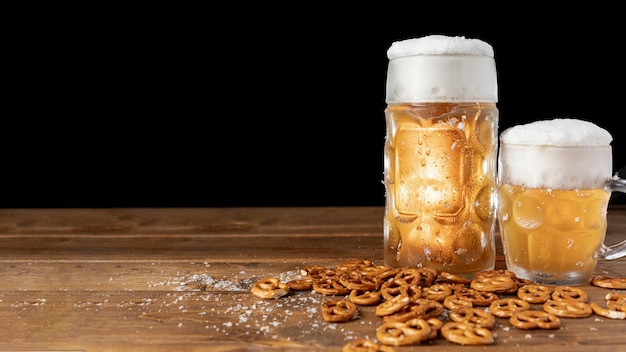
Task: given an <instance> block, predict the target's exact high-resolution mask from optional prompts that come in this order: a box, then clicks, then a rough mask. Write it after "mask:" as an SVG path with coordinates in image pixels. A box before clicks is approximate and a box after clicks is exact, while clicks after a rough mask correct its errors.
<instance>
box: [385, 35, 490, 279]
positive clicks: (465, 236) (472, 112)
mask: <svg viewBox="0 0 626 352" xmlns="http://www.w3.org/2000/svg"><path fill="white" fill-rule="evenodd" d="M387 56H388V58H389V66H388V72H387V87H386V102H387V108H386V109H385V118H386V122H387V134H386V138H385V146H384V184H385V191H386V194H385V197H386V203H385V216H384V259H385V264H386V265H388V266H392V267H402V266H411V267H431V268H435V269H437V270H439V271H446V272H450V273H454V274H460V275H466V276H471V275H472V274H473V273H475V272H478V271H482V270H490V269H493V268H494V266H495V257H496V255H495V224H496V215H495V210H496V209H495V204H496V202H495V201H496V156H497V147H498V131H497V129H498V108H497V107H496V102H497V101H498V86H497V79H496V78H497V77H496V76H497V75H496V65H495V61H494V52H493V48H492V47H491V45H489V44H487V43H485V42H483V41H481V40H478V39H468V38H465V37H448V36H440V35H432V36H426V37H421V38H415V39H407V40H403V41H399V42H394V43H393V44H392V45H391V47H390V48H389V50H388V51H387Z"/></svg>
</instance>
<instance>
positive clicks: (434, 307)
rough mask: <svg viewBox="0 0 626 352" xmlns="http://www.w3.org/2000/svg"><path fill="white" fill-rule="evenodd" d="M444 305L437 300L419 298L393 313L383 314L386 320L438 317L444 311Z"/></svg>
mask: <svg viewBox="0 0 626 352" xmlns="http://www.w3.org/2000/svg"><path fill="white" fill-rule="evenodd" d="M443 309H444V307H443V305H442V304H441V303H439V302H437V301H433V300H430V299H426V298H419V299H416V300H413V301H411V303H410V304H409V305H407V306H405V307H403V308H402V309H400V310H398V311H396V312H394V313H393V314H389V315H385V316H383V320H385V321H408V320H411V319H415V318H419V319H425V320H427V319H430V318H438V317H439V316H440V315H441V313H443Z"/></svg>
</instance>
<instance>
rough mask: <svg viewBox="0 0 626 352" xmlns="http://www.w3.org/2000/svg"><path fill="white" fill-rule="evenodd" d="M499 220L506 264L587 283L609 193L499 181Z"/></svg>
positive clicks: (531, 275) (561, 281)
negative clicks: (527, 185) (520, 185)
mask: <svg viewBox="0 0 626 352" xmlns="http://www.w3.org/2000/svg"><path fill="white" fill-rule="evenodd" d="M499 192H500V194H499V197H500V199H499V203H498V221H499V225H500V232H501V233H502V244H503V248H504V252H505V254H506V263H507V268H508V269H510V270H512V271H514V272H515V273H516V274H517V275H518V276H519V277H522V278H526V279H530V280H534V281H537V282H541V283H546V284H548V283H550V284H556V285H577V284H582V283H585V282H587V281H588V278H590V277H591V276H592V274H593V271H594V270H595V267H596V263H597V255H596V251H597V250H598V249H599V248H600V246H601V244H602V242H603V241H604V237H605V234H606V228H607V220H606V212H607V207H608V203H609V197H610V193H609V192H607V191H605V190H604V189H577V190H550V189H535V188H524V187H519V186H512V185H508V184H503V185H500V189H499Z"/></svg>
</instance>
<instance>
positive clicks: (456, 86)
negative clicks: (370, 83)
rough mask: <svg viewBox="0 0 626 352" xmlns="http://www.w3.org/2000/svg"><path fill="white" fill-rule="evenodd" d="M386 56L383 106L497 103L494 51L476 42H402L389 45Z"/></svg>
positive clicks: (430, 38)
mask: <svg viewBox="0 0 626 352" xmlns="http://www.w3.org/2000/svg"><path fill="white" fill-rule="evenodd" d="M387 57H388V58H389V67H388V70H387V90H386V92H387V96H386V102H387V103H408V102H492V103H496V102H497V101H498V84H497V76H496V65H495V61H494V50H493V47H492V46H491V45H490V44H488V43H486V42H484V41H482V40H480V39H471V38H465V37H463V36H458V37H452V36H444V35H430V36H425V37H420V38H413V39H406V40H402V41H397V42H394V43H392V44H391V46H390V47H389V49H388V50H387Z"/></svg>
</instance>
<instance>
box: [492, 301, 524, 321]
mask: <svg viewBox="0 0 626 352" xmlns="http://www.w3.org/2000/svg"><path fill="white" fill-rule="evenodd" d="M529 309H530V303H528V302H526V301H524V300H522V299H520V298H502V299H499V300H495V301H493V302H491V305H490V306H489V311H490V312H491V314H493V315H495V316H496V317H498V318H510V317H511V316H512V315H513V314H514V313H516V312H521V311H523V310H529Z"/></svg>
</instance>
